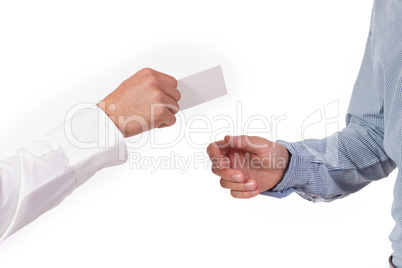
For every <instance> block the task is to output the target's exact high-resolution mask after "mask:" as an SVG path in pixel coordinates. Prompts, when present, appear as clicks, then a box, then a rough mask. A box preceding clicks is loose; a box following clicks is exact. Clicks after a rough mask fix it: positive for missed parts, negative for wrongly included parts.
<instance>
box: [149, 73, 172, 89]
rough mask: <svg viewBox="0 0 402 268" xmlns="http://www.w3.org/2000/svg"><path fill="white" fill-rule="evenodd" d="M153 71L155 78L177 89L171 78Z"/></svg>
mask: <svg viewBox="0 0 402 268" xmlns="http://www.w3.org/2000/svg"><path fill="white" fill-rule="evenodd" d="M153 71H154V74H155V76H156V77H158V78H160V79H161V80H162V81H164V82H166V83H168V84H170V85H171V86H172V87H174V88H177V80H176V78H174V77H173V76H170V75H168V74H164V73H161V72H158V71H155V70H153Z"/></svg>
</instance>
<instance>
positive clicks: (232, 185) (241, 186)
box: [220, 179, 257, 191]
mask: <svg viewBox="0 0 402 268" xmlns="http://www.w3.org/2000/svg"><path fill="white" fill-rule="evenodd" d="M220 184H221V186H222V188H225V189H230V190H235V191H254V190H257V183H256V181H255V180H253V179H249V180H248V181H246V182H245V183H239V182H232V181H228V180H225V179H221V180H220Z"/></svg>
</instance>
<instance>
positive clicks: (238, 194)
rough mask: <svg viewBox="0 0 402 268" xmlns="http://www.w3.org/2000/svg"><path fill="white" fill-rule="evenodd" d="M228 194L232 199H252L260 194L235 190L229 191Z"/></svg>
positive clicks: (256, 191)
mask: <svg viewBox="0 0 402 268" xmlns="http://www.w3.org/2000/svg"><path fill="white" fill-rule="evenodd" d="M230 194H231V195H232V196H233V197H234V198H252V197H255V196H257V195H259V194H260V191H259V190H258V189H257V190H254V191H236V190H231V191H230Z"/></svg>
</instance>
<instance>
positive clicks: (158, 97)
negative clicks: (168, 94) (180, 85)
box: [151, 89, 163, 103]
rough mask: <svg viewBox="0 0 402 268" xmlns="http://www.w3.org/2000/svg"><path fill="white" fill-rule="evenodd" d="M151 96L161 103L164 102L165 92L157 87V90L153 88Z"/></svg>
mask: <svg viewBox="0 0 402 268" xmlns="http://www.w3.org/2000/svg"><path fill="white" fill-rule="evenodd" d="M151 98H152V99H153V100H154V101H156V102H158V103H160V102H162V98H163V92H162V91H160V90H157V89H155V90H153V92H152V94H151Z"/></svg>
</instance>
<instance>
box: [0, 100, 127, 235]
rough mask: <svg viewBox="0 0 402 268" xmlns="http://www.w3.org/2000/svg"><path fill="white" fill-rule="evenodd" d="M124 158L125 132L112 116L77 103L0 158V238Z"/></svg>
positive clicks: (94, 106) (125, 157)
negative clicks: (57, 121) (53, 124)
mask: <svg viewBox="0 0 402 268" xmlns="http://www.w3.org/2000/svg"><path fill="white" fill-rule="evenodd" d="M126 159H127V148H126V145H125V141H124V138H123V136H122V135H121V133H120V131H119V130H118V129H117V128H116V126H115V125H114V123H113V122H112V121H111V120H110V118H109V117H108V116H107V115H106V114H105V113H104V112H103V111H102V110H101V109H99V108H98V107H97V106H96V105H94V104H86V105H79V106H76V107H75V108H74V109H72V110H70V112H69V113H68V115H67V117H66V120H65V122H64V123H63V124H61V125H59V126H58V127H56V128H54V129H53V130H51V131H50V132H49V133H47V134H46V135H45V136H43V137H42V138H40V139H37V140H35V141H33V142H31V143H30V144H28V145H26V146H24V147H22V148H20V149H18V150H17V154H16V155H14V156H12V157H10V158H8V159H6V160H3V161H0V242H1V241H3V240H4V239H5V238H6V237H8V236H10V235H11V234H13V233H15V232H16V231H18V230H19V229H21V228H22V227H24V226H25V225H27V224H28V223H30V222H32V221H33V220H35V219H36V218H38V217H39V216H40V215H42V214H43V213H45V212H46V211H48V210H50V209H52V208H54V207H55V206H57V205H58V204H59V203H60V202H61V201H62V200H63V199H64V198H65V197H66V196H68V195H69V194H70V193H71V192H73V191H74V189H75V188H77V187H78V186H80V185H81V184H83V183H84V182H85V181H87V180H88V179H89V178H90V177H91V176H93V175H94V174H95V173H96V172H97V171H98V170H100V169H102V168H104V167H108V166H113V165H118V164H121V163H124V162H125V161H126Z"/></svg>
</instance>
